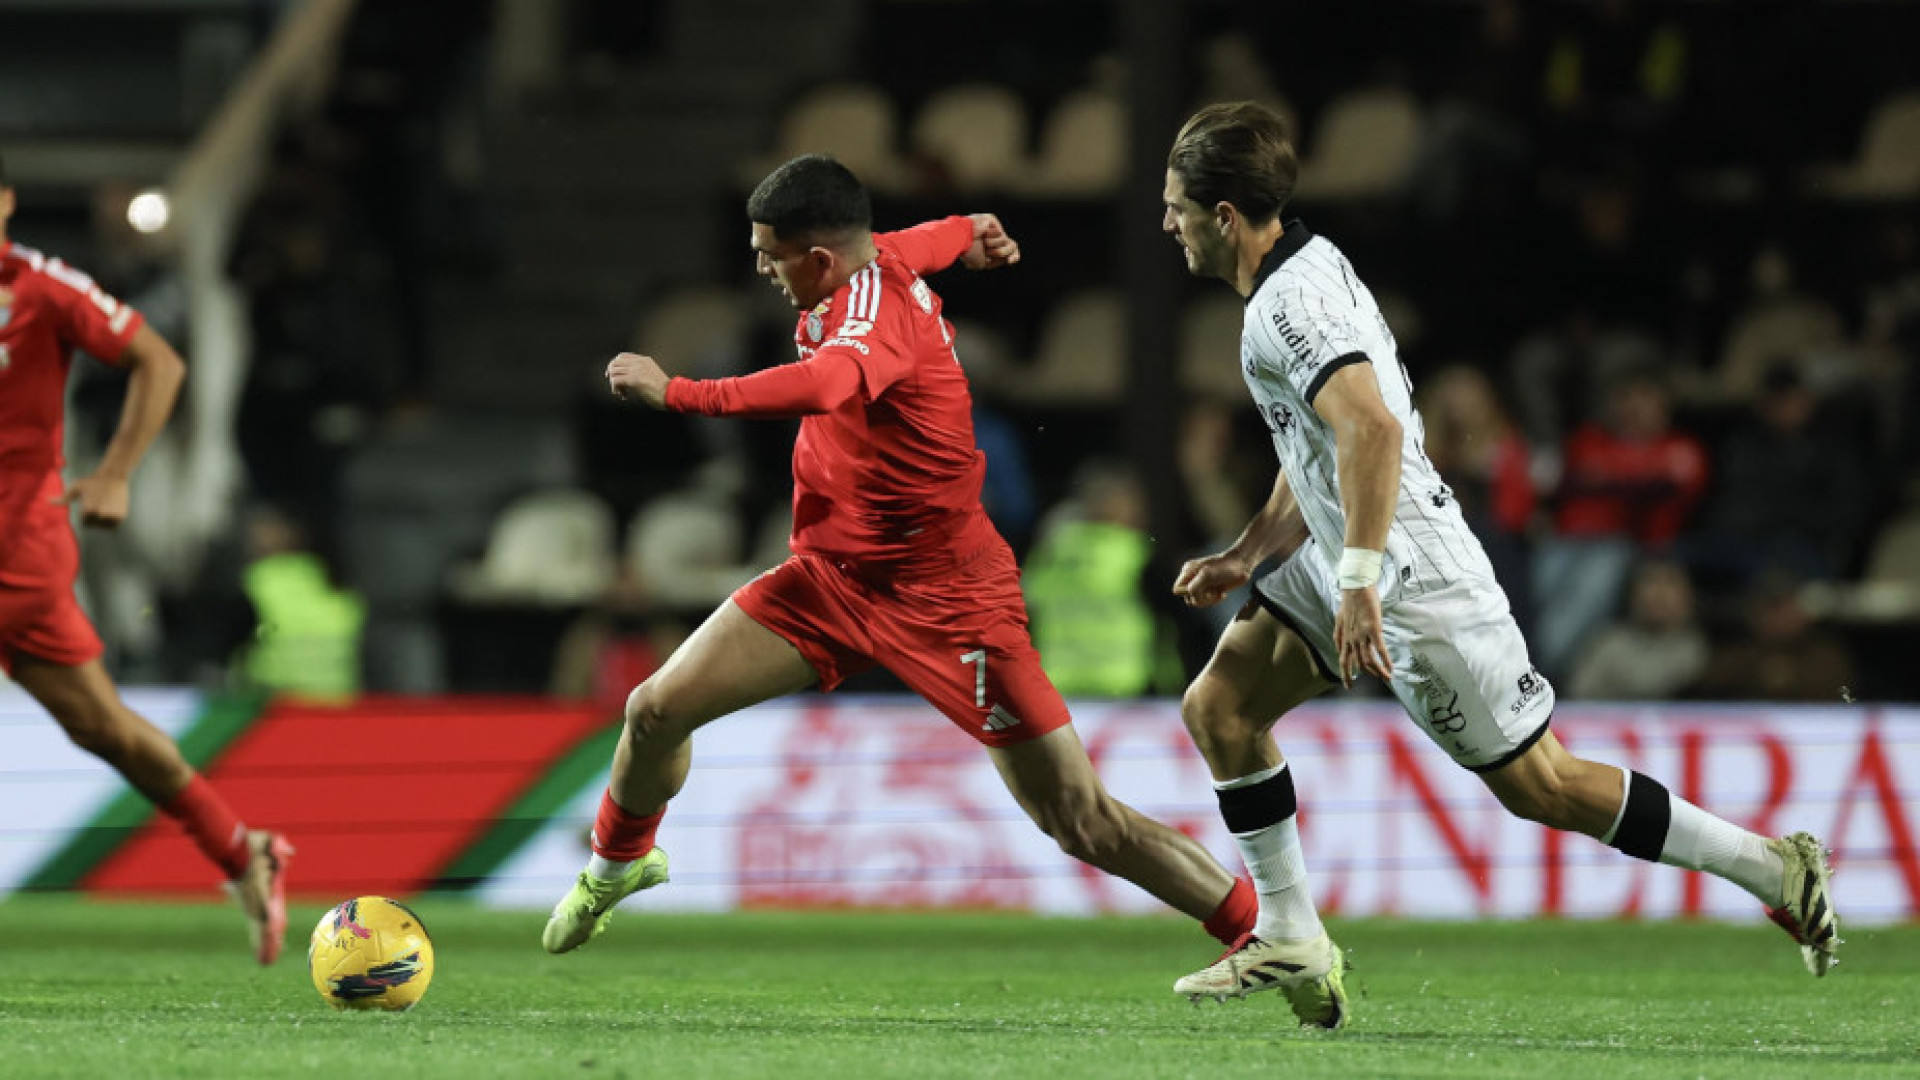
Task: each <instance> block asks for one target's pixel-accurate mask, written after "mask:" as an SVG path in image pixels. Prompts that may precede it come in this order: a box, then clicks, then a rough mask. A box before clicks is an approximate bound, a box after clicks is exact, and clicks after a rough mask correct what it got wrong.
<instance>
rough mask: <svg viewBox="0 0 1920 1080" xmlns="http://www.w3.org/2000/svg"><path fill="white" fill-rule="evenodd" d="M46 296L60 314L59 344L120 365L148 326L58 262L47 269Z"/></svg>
mask: <svg viewBox="0 0 1920 1080" xmlns="http://www.w3.org/2000/svg"><path fill="white" fill-rule="evenodd" d="M46 280H47V296H48V297H49V298H50V299H51V300H52V301H53V306H54V308H55V310H57V311H59V312H60V340H62V341H65V342H67V343H68V344H71V345H78V346H80V347H81V348H82V349H85V350H86V351H88V352H90V353H92V354H93V355H95V356H97V357H99V358H100V359H102V360H105V361H107V362H108V363H117V362H118V361H119V360H120V357H121V354H123V353H125V352H126V351H127V343H128V342H130V341H132V340H133V335H135V334H137V333H139V332H140V328H141V327H142V326H145V325H146V319H144V318H142V317H141V315H140V313H139V312H137V311H135V310H133V309H132V308H131V307H128V306H127V305H126V304H123V303H121V302H120V301H119V300H116V299H114V298H113V297H112V296H109V295H107V292H106V290H104V289H102V288H101V287H100V286H98V285H95V284H94V283H93V279H92V278H90V277H88V276H87V275H85V274H83V273H81V272H80V271H78V270H75V269H73V268H72V267H70V266H68V265H66V264H65V263H62V262H59V261H57V260H56V261H55V262H53V263H51V264H50V265H49V266H48V267H47V271H46Z"/></svg>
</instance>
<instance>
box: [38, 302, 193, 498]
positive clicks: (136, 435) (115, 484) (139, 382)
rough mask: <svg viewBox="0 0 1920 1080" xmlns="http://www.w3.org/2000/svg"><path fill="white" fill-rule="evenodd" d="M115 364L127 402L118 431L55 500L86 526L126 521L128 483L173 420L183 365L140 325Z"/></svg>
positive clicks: (163, 341)
mask: <svg viewBox="0 0 1920 1080" xmlns="http://www.w3.org/2000/svg"><path fill="white" fill-rule="evenodd" d="M120 362H121V363H122V364H123V365H125V366H126V368H127V370H128V379H127V400H126V404H125V405H123V406H121V409H120V426H119V428H118V429H117V430H115V431H114V433H113V441H112V442H109V443H108V444H107V452H106V453H105V454H104V455H102V456H101V458H100V464H99V465H98V466H97V467H95V469H94V470H93V473H92V474H91V475H89V476H87V477H84V478H82V479H79V480H75V481H74V482H73V483H71V484H69V485H67V490H66V493H65V494H63V495H61V496H60V501H61V502H63V503H66V504H68V505H72V504H74V503H78V504H79V505H80V520H81V522H82V523H84V524H87V525H99V526H103V527H105V528H109V529H110V528H113V527H114V526H116V525H118V524H120V523H121V522H122V521H125V520H126V517H127V506H128V487H127V486H128V483H129V482H130V481H131V480H132V479H133V470H134V469H135V468H137V467H138V466H139V464H140V459H141V458H143V457H145V456H146V453H147V447H149V446H151V445H153V440H154V438H155V437H156V436H158V435H159V434H160V430H161V429H162V428H164V427H166V426H167V417H169V416H171V415H173V403H174V401H175V400H176V399H178V398H179V396H180V384H181V383H182V382H184V381H185V380H186V377H187V363H186V361H184V360H182V359H180V354H179V353H177V352H175V351H174V350H173V346H171V345H169V344H167V339H165V338H163V337H161V336H160V335H159V334H158V333H156V332H155V331H154V329H153V327H151V326H142V327H141V328H140V329H139V330H138V331H136V332H135V333H134V335H133V340H131V341H129V342H127V348H126V351H125V352H123V353H121V356H120Z"/></svg>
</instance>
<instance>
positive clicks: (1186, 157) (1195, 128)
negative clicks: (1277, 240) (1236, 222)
mask: <svg viewBox="0 0 1920 1080" xmlns="http://www.w3.org/2000/svg"><path fill="white" fill-rule="evenodd" d="M1167 168H1168V169H1170V170H1172V172H1173V174H1174V175H1175V176H1178V177H1179V178H1180V184H1181V186H1182V187H1184V188H1186V194H1187V198H1189V199H1192V200H1193V201H1194V202H1197V203H1199V204H1200V205H1202V206H1213V205H1216V204H1218V203H1223V202H1224V203H1232V204H1233V207H1234V209H1236V210H1238V211H1240V212H1241V213H1242V214H1244V215H1246V217H1247V219H1248V220H1249V221H1254V222H1266V221H1272V220H1273V219H1274V218H1277V217H1279V216H1280V211H1281V210H1282V209H1284V208H1285V207H1286V205H1287V200H1288V199H1289V198H1292V197H1293V185H1294V182H1295V181H1296V180H1297V179H1299V176H1300V159H1299V158H1298V157H1297V156H1296V155H1295V154H1294V150H1293V140H1292V139H1291V138H1289V137H1288V135H1287V122H1286V121H1285V120H1283V119H1281V118H1280V114H1279V113H1277V112H1275V111H1274V110H1273V109H1271V108H1269V107H1268V106H1265V105H1262V104H1260V103H1259V102H1257V101H1228V102H1221V103H1219V104H1216V105H1209V106H1207V107H1206V108H1204V109H1201V110H1200V111H1199V112H1197V113H1194V114H1193V116H1192V118H1191V119H1189V120H1188V121H1187V122H1186V124H1185V125H1183V126H1182V127H1181V128H1180V134H1179V135H1178V136H1176V137H1175V138H1174V140H1173V149H1172V150H1170V151H1168V153H1167Z"/></svg>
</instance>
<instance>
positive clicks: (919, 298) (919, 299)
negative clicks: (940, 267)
mask: <svg viewBox="0 0 1920 1080" xmlns="http://www.w3.org/2000/svg"><path fill="white" fill-rule="evenodd" d="M907 291H908V292H910V293H912V294H913V302H914V303H916V304H919V305H920V310H921V311H924V312H926V313H927V314H929V315H931V314H933V290H932V289H929V288H927V283H926V281H925V280H923V279H921V278H914V279H913V284H912V285H909V286H907Z"/></svg>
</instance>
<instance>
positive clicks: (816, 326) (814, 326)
mask: <svg viewBox="0 0 1920 1080" xmlns="http://www.w3.org/2000/svg"><path fill="white" fill-rule="evenodd" d="M825 306H826V305H825V304H822V305H820V307H817V308H814V309H813V310H812V311H809V312H807V340H808V341H811V342H813V343H814V344H816V345H818V344H819V343H820V339H821V338H823V337H825V336H826V333H827V320H826V319H825V318H823V317H821V314H820V311H821V308H824V307H825Z"/></svg>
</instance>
